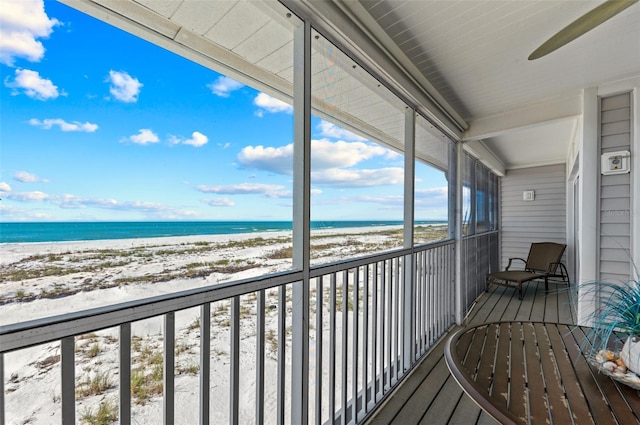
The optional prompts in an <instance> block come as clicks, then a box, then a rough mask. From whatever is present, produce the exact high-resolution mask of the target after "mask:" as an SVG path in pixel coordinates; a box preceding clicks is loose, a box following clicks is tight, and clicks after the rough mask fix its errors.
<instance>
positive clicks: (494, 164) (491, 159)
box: [462, 140, 507, 177]
mask: <svg viewBox="0 0 640 425" xmlns="http://www.w3.org/2000/svg"><path fill="white" fill-rule="evenodd" d="M462 146H463V148H464V150H465V151H467V152H468V153H470V154H471V155H472V156H474V157H475V158H477V159H478V161H480V162H481V163H482V164H484V165H485V166H486V167H488V168H489V169H490V170H491V171H493V172H494V173H496V174H497V175H499V176H500V177H504V175H505V174H506V173H507V170H506V167H505V166H504V164H503V163H502V161H500V159H498V157H497V156H495V155H494V154H493V152H491V150H489V149H488V148H487V147H486V146H485V145H484V143H482V141H480V140H474V141H471V142H466V143H464V144H463V145H462Z"/></svg>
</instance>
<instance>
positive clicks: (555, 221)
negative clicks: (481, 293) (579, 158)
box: [500, 164, 567, 268]
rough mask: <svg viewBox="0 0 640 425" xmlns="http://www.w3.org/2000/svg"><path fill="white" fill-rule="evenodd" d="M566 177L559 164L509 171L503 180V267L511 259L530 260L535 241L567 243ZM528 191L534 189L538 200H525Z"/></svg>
mask: <svg viewBox="0 0 640 425" xmlns="http://www.w3.org/2000/svg"><path fill="white" fill-rule="evenodd" d="M565 174H566V173H565V165H564V164H558V165H550V166H544V167H532V168H524V169H516V170H509V171H508V172H507V174H506V176H504V177H503V178H502V180H501V202H502V203H501V209H500V222H501V230H502V231H501V259H502V260H501V264H502V268H504V267H505V266H506V265H507V263H508V260H509V258H510V257H520V258H524V259H526V258H527V254H528V253H529V248H530V246H531V243H532V242H557V243H567V236H566V234H567V228H566V210H567V207H566V202H567V196H566V177H565ZM525 190H533V191H534V192H535V200H533V201H523V200H522V192H523V191H525ZM565 257H566V253H565ZM563 262H564V263H565V264H566V261H565V260H563Z"/></svg>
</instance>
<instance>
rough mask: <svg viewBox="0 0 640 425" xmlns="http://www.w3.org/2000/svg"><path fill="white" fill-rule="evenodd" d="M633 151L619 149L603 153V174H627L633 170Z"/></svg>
mask: <svg viewBox="0 0 640 425" xmlns="http://www.w3.org/2000/svg"><path fill="white" fill-rule="evenodd" d="M630 160H631V152H629V151H618V152H607V153H603V154H602V163H601V165H600V167H601V172H602V174H605V175H607V174H625V173H628V172H629V171H631V161H630Z"/></svg>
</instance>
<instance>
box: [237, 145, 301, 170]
mask: <svg viewBox="0 0 640 425" xmlns="http://www.w3.org/2000/svg"><path fill="white" fill-rule="evenodd" d="M238 162H239V163H240V164H241V165H242V166H244V167H247V168H257V169H259V170H266V171H271V172H273V173H278V174H286V175H290V174H291V173H292V172H293V144H289V145H286V146H281V147H278V148H273V147H264V146H255V147H254V146H247V147H245V148H243V149H242V150H241V151H240V153H239V154H238Z"/></svg>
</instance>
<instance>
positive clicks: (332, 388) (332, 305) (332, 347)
mask: <svg viewBox="0 0 640 425" xmlns="http://www.w3.org/2000/svg"><path fill="white" fill-rule="evenodd" d="M330 281H331V282H330V290H329V291H330V294H329V298H330V301H329V329H330V331H329V335H330V336H331V339H330V340H329V423H330V424H331V425H333V423H334V422H335V417H336V274H335V273H331V277H330Z"/></svg>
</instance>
